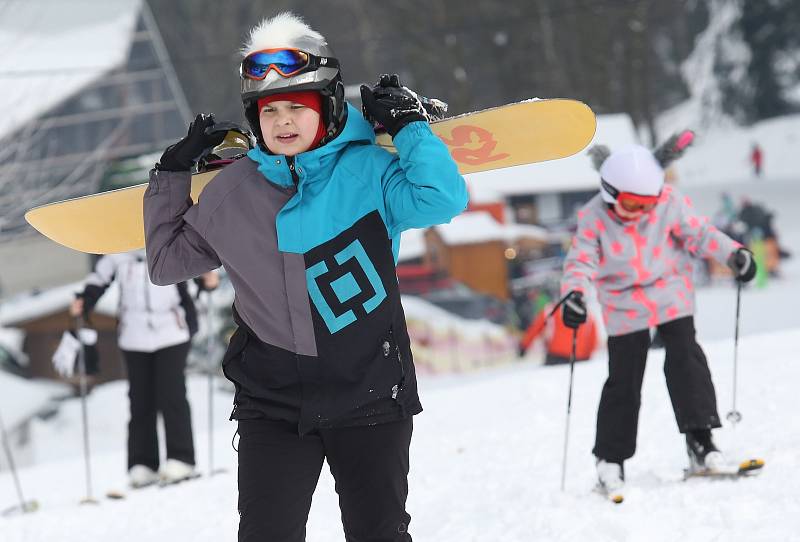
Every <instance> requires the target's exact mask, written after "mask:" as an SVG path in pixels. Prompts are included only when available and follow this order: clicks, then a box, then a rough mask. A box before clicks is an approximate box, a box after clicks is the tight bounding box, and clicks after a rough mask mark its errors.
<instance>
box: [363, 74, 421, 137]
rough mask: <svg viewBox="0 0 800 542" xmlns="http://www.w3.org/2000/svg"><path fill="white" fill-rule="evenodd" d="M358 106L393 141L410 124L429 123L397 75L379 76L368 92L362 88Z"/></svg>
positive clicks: (414, 96) (412, 92) (364, 87)
mask: <svg viewBox="0 0 800 542" xmlns="http://www.w3.org/2000/svg"><path fill="white" fill-rule="evenodd" d="M361 103H362V104H363V106H362V108H363V110H364V116H365V117H366V118H367V119H368V120H374V121H377V122H378V123H380V124H382V125H383V127H384V128H386V131H387V132H388V133H389V135H390V136H392V137H394V136H396V135H397V133H398V132H399V131H400V130H401V129H402V128H403V127H404V126H405V125H406V124H408V123H410V122H415V121H420V120H421V121H425V122H427V121H428V116H427V114H426V112H425V108H424V107H423V105H422V102H421V101H420V99H419V97H418V96H417V93H416V92H414V91H413V90H411V89H409V88H408V87H404V86H402V85H401V84H400V78H399V77H398V76H397V74H396V73H395V74H392V75H386V74H383V75H381V78H380V80H378V83H377V84H376V85H375V86H374V87H372V88H371V89H370V88H369V87H368V86H367V85H361Z"/></svg>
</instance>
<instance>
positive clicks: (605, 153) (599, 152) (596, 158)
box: [586, 145, 611, 171]
mask: <svg viewBox="0 0 800 542" xmlns="http://www.w3.org/2000/svg"><path fill="white" fill-rule="evenodd" d="M586 154H588V155H589V157H590V158H591V159H592V165H593V166H594V169H596V170H597V171H600V166H602V165H603V162H605V161H606V158H608V157H609V156H610V155H611V149H609V148H608V147H607V146H606V145H594V146H592V148H591V149H589V150H588V151H586Z"/></svg>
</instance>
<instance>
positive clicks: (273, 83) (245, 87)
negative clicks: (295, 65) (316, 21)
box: [241, 11, 347, 150]
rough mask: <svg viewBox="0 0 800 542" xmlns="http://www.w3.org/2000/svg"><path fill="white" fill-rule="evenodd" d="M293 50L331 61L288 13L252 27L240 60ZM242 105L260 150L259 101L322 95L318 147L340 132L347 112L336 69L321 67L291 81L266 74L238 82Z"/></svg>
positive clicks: (317, 39)
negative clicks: (288, 95)
mask: <svg viewBox="0 0 800 542" xmlns="http://www.w3.org/2000/svg"><path fill="white" fill-rule="evenodd" d="M279 48H296V49H300V50H302V51H305V52H307V53H310V54H312V55H316V56H321V57H328V58H334V54H333V51H332V50H331V49H330V47H329V46H328V43H327V41H326V40H325V37H324V36H323V35H322V34H320V33H319V32H317V31H316V30H314V29H312V28H311V27H310V26H308V25H307V24H306V23H305V22H304V21H303V19H302V18H301V17H299V16H297V15H295V14H294V13H291V12H288V11H287V12H282V13H279V14H277V15H275V16H274V17H270V18H266V19H264V20H262V21H261V22H260V23H259V24H258V25H256V26H255V27H254V28H253V29H252V30H251V31H250V34H249V38H248V40H247V43H245V44H244V46H243V47H242V49H241V53H242V56H243V57H244V56H247V55H248V54H251V53H254V52H256V51H262V50H264V49H279ZM241 82H242V103H243V105H244V115H245V118H246V119H247V122H248V123H249V124H250V126H251V128H252V130H253V134H254V135H255V136H256V139H257V140H258V144H259V146H260V147H262V148H263V149H264V150H267V149H266V146H265V145H264V142H263V138H262V136H261V127H260V123H259V111H258V106H257V101H258V99H259V98H263V97H264V96H269V95H271V94H280V93H284V92H301V91H305V90H314V91H317V92H319V93H320V94H321V95H322V120H323V125H324V129H325V136H324V137H323V138H322V141H321V142H320V145H324V144H325V143H326V142H328V141H330V140H331V139H333V138H334V137H336V136H337V135H338V134H339V133H340V132H341V130H342V128H344V123H345V121H346V118H347V108H346V107H345V101H344V84H343V83H342V76H341V71H340V68H338V67H336V65H333V66H329V65H326V66H321V67H319V68H318V69H316V70H315V71H312V72H304V73H301V74H298V75H294V76H291V77H285V78H284V77H282V76H279V75H277V74H276V73H275V72H269V73H268V74H267V76H266V78H265V79H263V80H261V81H253V80H249V79H247V78H244V77H243V78H242V80H241Z"/></svg>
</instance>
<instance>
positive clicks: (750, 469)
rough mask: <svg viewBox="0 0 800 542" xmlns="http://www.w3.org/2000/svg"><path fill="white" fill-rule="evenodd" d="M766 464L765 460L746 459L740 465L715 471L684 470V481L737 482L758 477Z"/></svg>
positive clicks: (727, 466) (732, 465) (728, 466)
mask: <svg viewBox="0 0 800 542" xmlns="http://www.w3.org/2000/svg"><path fill="white" fill-rule="evenodd" d="M764 465H765V462H764V460H763V459H757V458H756V459H746V460H744V461H742V462H741V463H739V464H735V463H733V464H731V465H726V466H724V467H718V468H715V469H699V470H694V469H684V470H683V479H684V480H689V479H691V478H712V479H724V480H735V479H738V478H745V477H749V476H756V475H758V474H760V473H761V472H762V469H763V468H764Z"/></svg>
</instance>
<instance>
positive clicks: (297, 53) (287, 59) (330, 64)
mask: <svg viewBox="0 0 800 542" xmlns="http://www.w3.org/2000/svg"><path fill="white" fill-rule="evenodd" d="M321 67H325V68H338V67H339V61H338V60H337V59H335V58H333V57H330V56H316V55H312V54H310V53H306V52H305V51H301V50H300V49H291V48H284V49H264V50H263V51H256V52H254V53H250V54H249V55H247V56H246V57H244V60H242V64H241V66H240V67H239V74H240V75H241V76H242V77H246V78H248V79H253V80H255V81H261V80H263V79H264V78H265V77H266V76H267V74H268V73H269V72H270V70H275V71H276V72H277V73H278V74H279V75H281V76H283V77H292V76H294V75H297V74H300V73H304V72H310V71H314V70H316V69H318V68H321Z"/></svg>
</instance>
